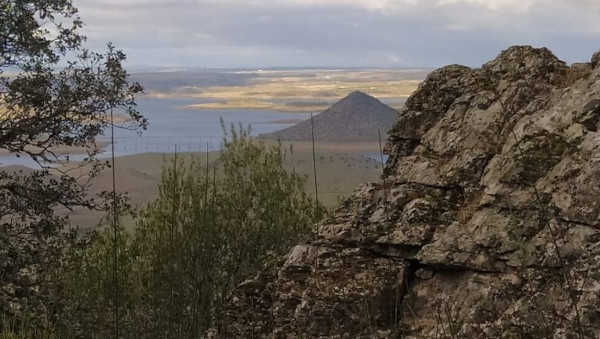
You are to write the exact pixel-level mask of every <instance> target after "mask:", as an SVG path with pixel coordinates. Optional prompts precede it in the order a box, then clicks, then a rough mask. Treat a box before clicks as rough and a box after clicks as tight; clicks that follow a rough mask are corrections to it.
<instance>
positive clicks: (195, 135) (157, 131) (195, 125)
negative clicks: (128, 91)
mask: <svg viewBox="0 0 600 339" xmlns="http://www.w3.org/2000/svg"><path fill="white" fill-rule="evenodd" d="M200 102H202V101H201V100H198V99H154V98H147V97H141V98H139V99H138V100H137V103H138V109H139V111H140V112H141V113H142V114H143V115H144V117H146V118H147V119H148V121H149V126H148V129H147V130H146V131H142V133H141V135H138V133H137V132H135V131H131V130H126V129H119V128H115V155H116V156H124V155H131V154H138V153H149V152H155V153H173V152H175V148H176V147H177V150H178V151H179V152H197V151H206V149H207V147H208V149H209V150H210V151H214V150H218V149H219V148H220V147H221V143H222V141H223V136H224V135H223V129H222V128H221V122H220V121H221V118H222V119H223V121H224V122H225V125H226V126H227V128H228V129H229V126H230V125H231V124H234V125H236V126H237V125H239V124H241V125H242V126H245V127H247V126H251V130H252V135H258V134H261V133H269V132H273V131H276V130H278V129H282V128H286V127H289V126H291V125H292V124H286V123H273V122H277V121H282V120H289V119H302V120H304V119H308V118H310V113H287V112H286V113H281V112H272V111H266V110H238V109H220V110H197V109H187V108H185V106H186V105H190V104H197V103H200ZM205 102H206V101H205ZM98 140H101V141H109V140H110V130H107V131H106V133H105V135H104V136H100V137H99V138H98ZM109 155H110V154H109V153H108V149H106V150H105V151H104V152H103V153H102V154H100V157H101V158H102V157H108V156H109ZM82 158H83V156H81V155H79V156H78V155H71V156H70V159H71V160H80V159H82ZM7 165H24V166H29V167H37V164H36V163H35V162H34V161H32V160H31V159H29V158H28V157H26V156H23V157H21V158H17V157H15V156H12V155H9V156H0V166H7Z"/></svg>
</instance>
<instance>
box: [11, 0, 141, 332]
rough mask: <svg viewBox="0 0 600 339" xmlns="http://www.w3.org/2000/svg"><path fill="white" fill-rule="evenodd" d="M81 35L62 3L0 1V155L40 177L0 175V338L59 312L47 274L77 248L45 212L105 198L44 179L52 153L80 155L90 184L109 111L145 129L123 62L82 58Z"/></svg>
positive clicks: (65, 179)
mask: <svg viewBox="0 0 600 339" xmlns="http://www.w3.org/2000/svg"><path fill="white" fill-rule="evenodd" d="M81 26H82V23H81V20H80V19H79V18H78V17H77V9H76V8H75V7H74V6H73V5H72V3H71V1H70V0H47V1H21V0H0V131H1V132H0V150H5V151H8V152H10V153H12V154H15V155H17V156H23V155H24V156H29V157H31V158H32V159H33V160H35V161H37V162H38V163H39V164H40V166H41V167H43V168H44V169H43V170H40V171H36V172H33V173H24V172H8V171H5V170H0V331H2V330H3V329H4V325H3V324H4V323H6V320H7V319H10V320H11V321H13V322H17V323H21V324H26V325H27V326H30V327H41V328H43V327H45V326H51V325H52V324H53V323H54V322H56V321H59V314H61V312H62V310H61V308H62V307H63V306H65V305H64V303H63V302H62V300H63V296H62V295H60V293H61V291H60V289H57V285H59V281H58V280H60V279H62V277H61V276H59V275H58V274H57V272H62V271H63V270H66V269H67V268H66V265H68V264H70V261H69V259H68V256H67V254H68V252H69V249H70V248H71V247H72V246H78V245H77V244H76V243H77V241H76V239H75V236H74V233H73V232H65V231H64V227H65V225H67V224H68V220H67V219H66V218H64V217H60V216H58V215H57V214H56V213H55V211H56V209H57V208H59V207H60V208H66V209H71V208H73V207H77V206H84V207H87V208H101V207H102V201H103V200H104V198H106V197H108V195H106V196H105V197H99V198H98V199H92V198H89V197H87V196H86V194H85V191H86V184H87V181H78V180H76V179H75V178H73V177H72V176H70V175H68V174H67V173H59V174H58V175H56V174H55V175H53V174H51V172H50V171H49V170H48V165H47V162H52V161H56V160H58V159H59V156H57V154H56V153H55V150H56V148H57V147H61V146H81V147H83V146H87V147H89V148H88V150H87V152H88V161H87V163H86V164H83V165H82V166H84V165H88V164H90V165H91V168H92V170H91V172H90V177H93V176H94V175H95V174H97V173H98V171H99V170H100V169H101V168H102V167H103V166H104V164H103V163H101V162H100V161H98V160H97V159H96V158H95V156H96V154H97V153H98V149H97V147H95V138H96V137H97V136H98V135H100V134H102V133H103V131H104V128H105V127H107V125H108V122H107V121H108V119H107V117H108V116H109V113H110V112H112V110H113V109H114V110H118V111H124V112H126V113H127V114H129V116H130V117H131V118H132V121H133V123H132V125H131V126H128V127H130V128H138V127H145V126H146V121H145V119H144V118H143V117H142V116H141V115H140V113H139V112H138V111H137V110H136V108H135V95H136V94H137V93H139V92H140V91H141V90H142V88H141V86H140V85H139V84H137V83H129V82H128V75H127V72H126V71H125V70H124V69H123V67H122V63H123V61H124V60H125V55H124V54H123V53H122V52H120V51H118V50H115V49H114V47H112V46H111V45H109V46H108V51H107V52H106V53H92V52H90V51H87V50H85V49H84V48H83V47H82V42H83V41H84V40H85V37H84V36H82V35H81V34H80V33H79V31H78V30H79V28H80V27H81ZM61 62H62V64H66V67H62V68H61V69H58V68H59V67H58V66H59V65H60V63H61ZM57 69H58V70H57ZM6 70H10V71H11V73H12V75H10V76H9V75H6V74H5V73H4V72H5V71H6ZM55 171H56V170H55ZM26 318H27V321H25V319H26Z"/></svg>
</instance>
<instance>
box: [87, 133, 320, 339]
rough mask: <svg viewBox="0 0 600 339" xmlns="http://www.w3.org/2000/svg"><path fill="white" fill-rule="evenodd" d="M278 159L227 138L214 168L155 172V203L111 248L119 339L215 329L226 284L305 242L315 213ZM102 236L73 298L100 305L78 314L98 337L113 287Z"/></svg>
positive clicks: (270, 151) (178, 162) (243, 138)
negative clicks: (114, 262) (119, 308)
mask: <svg viewBox="0 0 600 339" xmlns="http://www.w3.org/2000/svg"><path fill="white" fill-rule="evenodd" d="M285 158H286V153H285V152H284V151H283V150H282V147H281V145H276V146H266V145H264V144H262V143H257V142H254V141H253V140H252V139H251V137H250V135H249V132H248V131H247V130H244V129H241V128H240V129H239V130H236V129H234V128H232V129H231V134H230V136H229V140H228V141H226V142H225V143H224V147H223V151H222V153H221V156H220V158H219V159H218V160H217V162H216V163H213V164H212V165H209V164H203V163H201V162H200V161H199V160H198V159H192V160H191V161H188V162H185V161H184V160H183V159H182V158H181V157H176V158H175V160H173V161H172V162H171V163H170V164H169V165H168V166H166V167H165V168H164V170H163V174H162V178H161V181H160V184H159V194H158V197H157V198H156V200H154V201H153V202H151V203H150V204H149V205H148V206H147V207H146V208H144V209H143V210H142V211H141V213H140V216H139V218H138V219H137V223H136V227H135V229H134V232H133V234H132V235H131V237H129V236H127V235H126V234H124V235H123V237H122V238H121V239H122V240H121V241H120V243H119V247H120V248H119V253H120V256H121V258H122V259H121V260H120V261H119V265H120V266H119V272H120V286H121V291H122V295H120V300H121V305H122V306H123V308H126V309H123V310H122V311H121V312H120V314H121V319H120V322H121V324H122V326H123V330H122V332H123V333H126V334H127V335H128V336H131V337H173V338H174V337H177V338H180V337H199V336H201V334H202V333H204V331H205V330H206V329H207V328H209V327H210V326H213V325H215V324H217V323H218V321H219V318H220V316H221V313H222V311H223V305H224V302H225V299H226V297H227V296H228V294H229V293H230V292H231V291H232V289H233V288H234V286H235V285H236V284H238V283H239V282H241V281H242V280H243V279H245V278H247V277H249V276H251V275H253V274H255V273H256V272H257V271H258V270H259V269H261V268H262V267H263V266H264V265H267V264H269V263H271V262H272V259H273V258H279V257H281V256H282V255H283V254H285V253H286V252H287V251H288V250H289V248H290V247H291V246H292V245H293V244H295V243H297V242H298V241H300V240H301V239H302V238H303V237H306V236H307V235H308V234H309V233H310V231H311V229H312V226H313V225H314V223H315V221H316V220H317V219H318V218H319V217H320V215H321V211H322V209H321V208H320V207H319V208H315V202H314V201H313V200H312V199H311V198H310V196H309V195H308V194H306V192H305V190H304V185H305V182H306V178H303V177H300V176H298V175H297V174H295V173H290V172H288V171H286V169H285V168H284V161H285ZM105 232H107V233H106V234H105V235H100V236H98V238H97V240H96V241H95V244H94V248H92V249H91V250H89V251H88V252H87V254H86V255H85V256H83V258H82V263H81V267H82V269H83V272H84V275H86V277H85V279H84V280H85V282H83V283H78V286H79V289H81V291H80V292H78V295H79V296H80V297H79V300H80V303H84V302H85V301H86V300H87V301H88V302H91V303H93V304H95V305H104V306H103V308H89V309H88V311H89V314H90V321H92V323H95V325H94V326H100V327H103V328H105V329H106V328H107V327H108V326H109V325H110V324H106V323H105V324H101V323H102V319H111V315H110V311H111V308H110V299H111V295H112V294H111V293H114V292H113V291H112V290H111V289H110V286H111V284H110V282H111V281H114V280H111V279H114V278H111V277H110V272H112V270H111V269H110V267H109V266H110V262H111V255H110V253H112V250H113V247H112V244H113V243H112V242H111V241H108V240H109V239H110V237H111V235H110V232H112V230H107V231H105ZM103 253H105V254H103ZM123 256H127V257H128V258H127V259H125V258H123ZM112 286H114V284H113V285H112ZM103 314H104V315H103ZM94 315H96V317H98V318H101V319H99V320H96V321H94V320H91V318H93V317H94ZM88 327H90V328H92V326H91V325H90V326H88ZM108 330H109V329H108ZM93 331H94V332H96V333H99V332H102V331H106V330H102V329H101V328H93Z"/></svg>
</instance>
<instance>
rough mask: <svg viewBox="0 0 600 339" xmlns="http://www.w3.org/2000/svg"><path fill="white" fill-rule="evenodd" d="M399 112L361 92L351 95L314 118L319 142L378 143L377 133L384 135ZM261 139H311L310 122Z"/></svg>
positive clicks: (316, 138) (316, 136)
mask: <svg viewBox="0 0 600 339" xmlns="http://www.w3.org/2000/svg"><path fill="white" fill-rule="evenodd" d="M397 117H398V111H396V110H395V109H393V108H391V107H389V106H387V105H385V104H383V103H381V102H380V101H379V100H377V99H375V98H373V97H372V96H370V95H367V94H365V93H363V92H360V91H355V92H352V93H350V94H349V95H348V96H346V97H345V98H343V99H341V100H340V101H338V102H336V103H335V104H334V105H333V106H331V107H330V108H328V109H327V110H325V111H323V112H322V113H320V114H318V115H316V116H314V118H313V120H314V134H315V140H316V141H375V140H377V139H378V135H377V130H380V131H381V135H382V136H385V132H387V130H388V129H389V128H390V127H391V126H392V124H393V123H394V121H396V118H397ZM261 137H264V138H269V139H279V140H285V141H308V140H311V121H310V120H306V121H303V122H301V123H298V124H296V125H294V126H292V127H288V128H285V129H282V130H280V131H277V132H274V133H270V134H264V135H261Z"/></svg>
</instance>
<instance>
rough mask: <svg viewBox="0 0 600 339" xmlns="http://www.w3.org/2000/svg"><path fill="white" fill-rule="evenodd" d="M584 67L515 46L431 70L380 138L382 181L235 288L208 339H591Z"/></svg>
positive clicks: (594, 108)
mask: <svg viewBox="0 0 600 339" xmlns="http://www.w3.org/2000/svg"><path fill="white" fill-rule="evenodd" d="M596 59H597V58H596ZM590 66H591V65H589V64H588V65H583V66H582V65H581V64H580V65H578V66H577V67H575V66H573V67H569V66H567V65H566V64H565V63H564V62H562V61H560V60H558V59H557V58H556V57H555V56H554V55H552V53H551V52H550V51H548V50H547V49H545V48H541V49H536V48H532V47H529V46H516V47H511V48H509V49H508V50H506V51H503V52H502V53H501V54H500V55H499V56H498V57H497V58H496V59H494V60H493V61H490V62H488V63H486V64H484V65H483V66H482V67H481V68H479V69H470V68H467V67H464V66H457V65H452V66H447V67H444V68H441V69H439V70H436V71H434V72H432V73H431V74H430V75H429V76H428V77H427V79H426V80H425V81H424V82H423V83H422V84H421V85H420V86H419V88H418V89H417V90H416V92H415V93H414V94H413V95H412V96H411V97H410V98H409V99H408V101H407V102H406V109H405V110H404V111H402V112H401V114H400V118H399V119H398V120H397V121H396V123H395V124H394V126H393V128H392V130H391V131H390V132H389V139H388V142H387V145H386V150H387V152H388V153H389V159H388V162H387V164H386V169H385V173H386V174H385V180H382V181H380V182H379V183H371V184H365V185H363V186H361V187H359V188H358V189H357V191H356V192H355V194H354V196H353V197H352V198H351V199H349V200H347V201H346V202H345V203H344V204H343V205H342V206H340V207H339V208H338V209H337V211H336V212H335V213H334V214H333V215H332V216H331V217H330V218H329V219H328V220H326V221H325V222H323V223H322V224H321V225H319V232H318V237H317V238H316V239H315V240H314V241H312V242H310V243H308V244H300V245H298V246H296V247H295V248H294V249H292V250H291V252H290V254H289V257H288V258H287V260H286V261H285V263H284V264H283V265H282V267H281V268H280V270H279V272H278V273H277V274H276V275H273V276H266V275H260V276H259V277H257V278H255V279H252V280H249V281H247V282H245V283H244V284H242V285H241V286H239V288H238V289H237V290H236V291H235V294H234V296H233V297H232V299H231V301H230V304H229V306H228V309H227V314H226V317H225V320H224V324H223V326H222V327H221V331H220V335H222V336H223V337H248V338H250V337H254V338H259V337H268V338H291V337H300V336H303V337H323V338H360V337H363V338H388V337H389V338H392V337H393V338H396V337H403V338H577V337H585V338H599V337H600V273H599V272H600V194H599V193H600V132H599V129H600V68H598V67H595V65H593V66H594V67H590ZM581 69H585V71H581Z"/></svg>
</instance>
